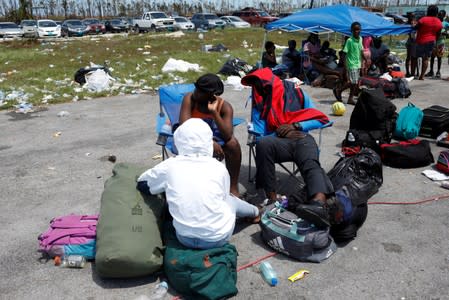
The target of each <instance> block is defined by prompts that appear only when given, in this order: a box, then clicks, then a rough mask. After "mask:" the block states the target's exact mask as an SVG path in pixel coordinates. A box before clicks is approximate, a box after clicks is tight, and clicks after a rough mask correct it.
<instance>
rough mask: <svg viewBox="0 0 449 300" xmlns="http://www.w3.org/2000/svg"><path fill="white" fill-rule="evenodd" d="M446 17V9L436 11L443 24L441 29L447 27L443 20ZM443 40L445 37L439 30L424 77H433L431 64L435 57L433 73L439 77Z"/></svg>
mask: <svg viewBox="0 0 449 300" xmlns="http://www.w3.org/2000/svg"><path fill="white" fill-rule="evenodd" d="M445 17H446V11H445V10H440V11H439V12H438V19H440V21H441V23H442V24H443V29H444V28H446V27H447V25H448V23H447V22H446V21H444V18H445ZM444 40H445V37H444V36H443V34H442V33H441V32H440V35H439V38H438V40H437V43H436V46H435V48H433V51H432V56H431V57H430V71H429V73H427V74H426V77H433V76H434V74H433V64H434V62H435V57H436V58H437V73H436V74H435V78H438V79H439V78H441V73H440V71H441V63H442V60H443V56H444V46H445V45H444Z"/></svg>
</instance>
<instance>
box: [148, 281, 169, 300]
mask: <svg viewBox="0 0 449 300" xmlns="http://www.w3.org/2000/svg"><path fill="white" fill-rule="evenodd" d="M167 292H168V284H167V282H166V281H161V282H160V283H159V284H158V285H156V287H155V288H154V290H153V293H152V294H151V295H150V297H149V299H151V300H157V299H164V298H165V296H166V295H167Z"/></svg>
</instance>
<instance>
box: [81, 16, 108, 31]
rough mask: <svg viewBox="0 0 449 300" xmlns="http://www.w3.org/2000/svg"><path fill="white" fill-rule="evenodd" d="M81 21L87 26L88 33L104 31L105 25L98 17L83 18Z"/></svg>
mask: <svg viewBox="0 0 449 300" xmlns="http://www.w3.org/2000/svg"><path fill="white" fill-rule="evenodd" d="M81 22H83V24H84V25H86V26H88V27H89V32H88V33H89V34H100V33H102V34H104V33H106V27H105V26H104V24H102V23H101V21H100V20H98V19H84V20H82V21H81Z"/></svg>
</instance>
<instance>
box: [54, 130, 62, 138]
mask: <svg viewBox="0 0 449 300" xmlns="http://www.w3.org/2000/svg"><path fill="white" fill-rule="evenodd" d="M61 134H62V132H61V131H58V132H55V133H53V137H55V138H57V137H59V136H60V135H61Z"/></svg>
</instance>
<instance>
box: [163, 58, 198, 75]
mask: <svg viewBox="0 0 449 300" xmlns="http://www.w3.org/2000/svg"><path fill="white" fill-rule="evenodd" d="M176 71H177V72H188V71H196V72H200V71H201V67H200V65H199V64H191V63H189V62H186V61H184V60H178V59H174V58H169V59H168V60H167V62H166V63H165V65H164V66H163V67H162V72H163V73H169V72H176Z"/></svg>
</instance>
